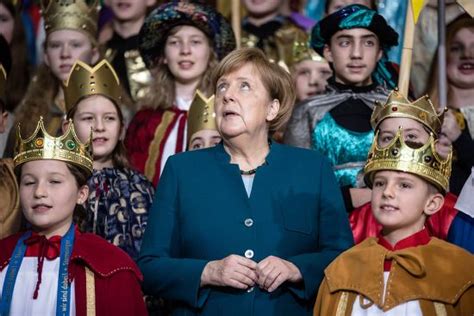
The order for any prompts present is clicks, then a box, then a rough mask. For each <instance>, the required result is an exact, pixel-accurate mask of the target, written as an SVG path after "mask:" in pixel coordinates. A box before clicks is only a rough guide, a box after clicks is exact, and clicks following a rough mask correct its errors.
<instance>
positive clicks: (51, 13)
mask: <svg viewBox="0 0 474 316" xmlns="http://www.w3.org/2000/svg"><path fill="white" fill-rule="evenodd" d="M40 3H41V14H42V15H43V18H44V29H45V31H46V34H50V33H51V32H54V31H57V30H62V29H72V30H77V31H82V32H84V33H86V34H87V35H89V36H90V38H91V39H92V40H93V41H94V42H95V41H96V37H97V22H98V20H99V5H98V0H92V1H87V0H42V1H40Z"/></svg>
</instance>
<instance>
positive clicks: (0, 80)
mask: <svg viewBox="0 0 474 316" xmlns="http://www.w3.org/2000/svg"><path fill="white" fill-rule="evenodd" d="M6 91H7V72H6V71H5V68H3V65H2V64H0V101H3V102H5V98H6V96H7V95H6Z"/></svg>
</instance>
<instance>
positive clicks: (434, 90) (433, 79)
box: [425, 14, 474, 107]
mask: <svg viewBox="0 0 474 316" xmlns="http://www.w3.org/2000/svg"><path fill="white" fill-rule="evenodd" d="M464 28H474V19H473V18H471V17H470V16H468V15H467V14H462V15H460V16H458V17H457V18H456V19H455V20H454V21H452V22H451V23H449V24H448V25H447V27H446V46H445V47H446V58H448V55H449V48H450V47H451V43H452V42H453V39H454V36H456V34H457V33H458V32H459V30H461V29H464ZM430 69H431V71H430V75H429V77H428V80H429V81H428V85H427V88H426V93H425V94H428V95H429V96H430V99H431V101H432V102H433V104H435V105H436V106H437V107H439V106H440V104H439V100H438V99H439V91H438V79H439V78H438V77H439V74H438V52H436V54H435V56H434V58H433V61H432V63H431V68H430ZM446 87H447V88H448V89H447V90H448V91H447V93H448V101H449V93H450V86H449V83H448V78H447V77H446Z"/></svg>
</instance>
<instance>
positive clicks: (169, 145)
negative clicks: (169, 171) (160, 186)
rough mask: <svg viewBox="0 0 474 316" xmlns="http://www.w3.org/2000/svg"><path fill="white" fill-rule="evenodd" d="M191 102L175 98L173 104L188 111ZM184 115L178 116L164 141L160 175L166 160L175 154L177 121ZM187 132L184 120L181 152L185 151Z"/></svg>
mask: <svg viewBox="0 0 474 316" xmlns="http://www.w3.org/2000/svg"><path fill="white" fill-rule="evenodd" d="M192 101H193V100H185V99H183V98H176V102H175V103H176V107H177V108H178V109H180V110H183V111H189V108H190V107H191V102H192ZM184 115H185V114H184V113H181V114H179V115H178V119H177V120H176V123H175V124H174V126H173V129H172V130H171V133H170V134H169V136H168V138H167V139H166V141H165V146H164V147H163V154H162V156H161V166H160V175H161V173H162V172H163V169H164V168H165V164H166V161H167V160H168V158H169V157H170V156H172V155H174V154H176V140H177V138H178V127H179V121H180V119H181V117H183V116H184ZM187 132H188V126H187V120H186V124H185V127H184V141H183V148H182V150H181V151H185V150H186V139H187Z"/></svg>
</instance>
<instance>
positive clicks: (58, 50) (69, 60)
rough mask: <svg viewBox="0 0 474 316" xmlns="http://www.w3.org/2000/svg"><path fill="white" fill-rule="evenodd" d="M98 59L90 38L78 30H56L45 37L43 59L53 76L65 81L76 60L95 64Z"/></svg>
mask: <svg viewBox="0 0 474 316" xmlns="http://www.w3.org/2000/svg"><path fill="white" fill-rule="evenodd" d="M98 59H99V53H98V50H97V48H96V47H94V46H93V45H92V42H91V40H90V38H89V37H88V36H87V35H86V34H84V33H82V32H79V31H74V30H58V31H54V32H52V33H51V34H49V35H48V37H47V38H46V47H45V56H44V61H45V63H46V65H48V67H49V68H50V69H51V71H52V72H53V74H54V76H55V77H56V78H58V79H59V80H61V81H65V80H66V79H67V78H68V76H69V73H70V72H71V68H72V66H73V65H74V63H75V62H76V61H77V60H81V61H83V62H85V63H86V64H89V65H91V64H95V63H96V62H97V60H98Z"/></svg>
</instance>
